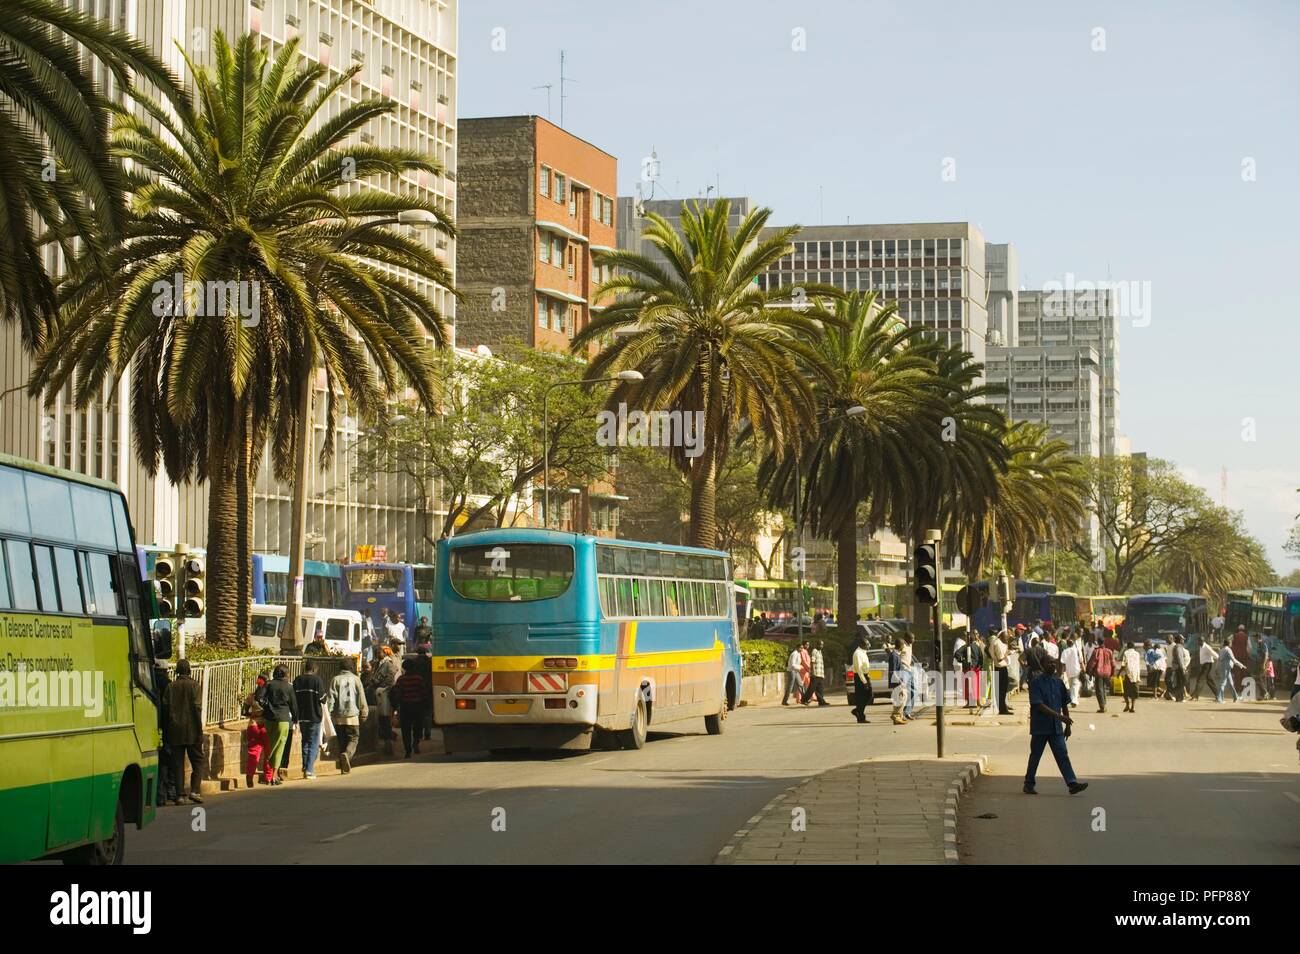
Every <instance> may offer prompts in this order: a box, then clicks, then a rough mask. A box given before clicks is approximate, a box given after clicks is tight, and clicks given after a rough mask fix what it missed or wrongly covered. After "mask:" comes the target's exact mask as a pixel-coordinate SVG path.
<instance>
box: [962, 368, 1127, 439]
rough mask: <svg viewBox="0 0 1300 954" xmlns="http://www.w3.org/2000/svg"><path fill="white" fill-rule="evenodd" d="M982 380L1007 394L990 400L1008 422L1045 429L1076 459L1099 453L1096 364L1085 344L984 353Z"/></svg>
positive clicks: (1099, 426)
mask: <svg viewBox="0 0 1300 954" xmlns="http://www.w3.org/2000/svg"><path fill="white" fill-rule="evenodd" d="M984 375H985V380H986V381H987V382H988V383H989V384H999V385H1002V386H1004V387H1005V388H1006V389H1007V393H1006V395H1005V396H1004V397H1000V398H992V399H990V402H991V403H997V404H998V405H999V406H1000V407H1002V409H1003V410H1004V411H1005V412H1006V415H1007V418H1008V419H1009V420H1011V421H1033V422H1035V423H1038V424H1043V425H1045V426H1047V427H1048V428H1049V429H1050V430H1051V433H1052V436H1053V437H1058V438H1060V439H1061V440H1063V441H1065V442H1066V443H1068V444H1069V445H1070V449H1071V450H1072V451H1073V452H1074V453H1075V454H1077V455H1078V456H1080V457H1097V456H1098V455H1100V454H1101V447H1102V426H1101V359H1100V356H1099V355H1098V354H1097V351H1096V350H1095V349H1094V348H1091V347H1089V346H1088V345H1069V344H1065V345H1053V346H1051V347H1043V346H1039V345H1021V346H1020V347H1018V348H989V349H988V354H987V361H986V362H985V367H984Z"/></svg>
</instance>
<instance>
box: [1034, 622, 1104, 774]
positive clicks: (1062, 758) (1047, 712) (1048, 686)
mask: <svg viewBox="0 0 1300 954" xmlns="http://www.w3.org/2000/svg"><path fill="white" fill-rule="evenodd" d="M1026 660H1027V661H1028V664H1029V670H1030V675H1029V767H1028V768H1027V769H1025V789H1024V791H1025V794H1026V795H1037V794H1038V792H1037V791H1036V790H1035V788H1034V785H1035V783H1036V781H1037V775H1038V763H1039V761H1040V760H1041V759H1042V757H1043V749H1045V748H1047V747H1048V746H1051V749H1052V758H1054V759H1056V767H1057V768H1058V769H1060V771H1061V777H1062V778H1063V779H1065V784H1066V785H1067V786H1069V789H1070V794H1071V795H1077V794H1079V793H1080V792H1082V791H1083V790H1084V789H1085V788H1087V787H1088V783H1087V782H1080V781H1079V779H1078V778H1077V777H1076V776H1075V774H1074V768H1073V767H1072V766H1071V765H1070V753H1069V751H1068V750H1067V748H1066V745H1065V740H1066V739H1068V738H1069V737H1070V725H1071V723H1072V721H1073V720H1072V719H1071V718H1070V690H1069V689H1067V688H1066V685H1065V683H1064V682H1062V681H1061V679H1060V676H1059V674H1058V671H1057V667H1058V666H1059V663H1058V662H1057V661H1056V660H1055V659H1053V658H1052V657H1051V655H1049V654H1048V653H1046V652H1044V651H1043V650H1042V649H1040V648H1038V647H1034V648H1033V649H1031V650H1030V651H1029V652H1028V653H1027V654H1026Z"/></svg>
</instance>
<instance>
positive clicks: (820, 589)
mask: <svg viewBox="0 0 1300 954" xmlns="http://www.w3.org/2000/svg"><path fill="white" fill-rule="evenodd" d="M736 582H738V583H742V584H743V585H744V586H745V587H746V588H747V589H748V590H749V594H750V599H751V613H766V614H767V618H768V619H769V620H778V621H779V620H786V619H794V618H795V616H796V615H798V613H799V584H798V583H797V582H795V581H793V580H737V581H736ZM803 588H804V614H805V615H807V616H809V617H811V616H812V615H813V614H814V613H822V614H825V613H833V612H835V588H834V587H831V586H817V585H815V584H812V583H807V582H805V583H804V587H803Z"/></svg>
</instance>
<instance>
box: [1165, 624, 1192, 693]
mask: <svg viewBox="0 0 1300 954" xmlns="http://www.w3.org/2000/svg"><path fill="white" fill-rule="evenodd" d="M1191 661H1192V654H1191V653H1189V652H1188V651H1187V647H1186V646H1184V645H1183V637H1182V636H1175V637H1174V641H1173V642H1172V643H1171V644H1170V646H1169V668H1168V670H1166V672H1165V687H1166V688H1167V689H1168V690H1169V698H1171V699H1173V700H1174V702H1182V701H1183V699H1184V698H1185V697H1186V695H1187V669H1188V667H1189V666H1190V665H1191Z"/></svg>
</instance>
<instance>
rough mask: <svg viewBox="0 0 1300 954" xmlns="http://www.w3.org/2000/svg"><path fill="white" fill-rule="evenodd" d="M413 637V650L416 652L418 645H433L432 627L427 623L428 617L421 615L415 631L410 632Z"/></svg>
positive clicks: (418, 648)
mask: <svg viewBox="0 0 1300 954" xmlns="http://www.w3.org/2000/svg"><path fill="white" fill-rule="evenodd" d="M411 635H412V637H413V638H414V639H415V651H416V652H417V653H418V652H419V651H420V647H421V646H424V647H425V648H429V647H431V646H433V627H431V626H430V625H429V617H427V616H421V617H420V625H419V626H417V627H415V632H414V633H412V634H411Z"/></svg>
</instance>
